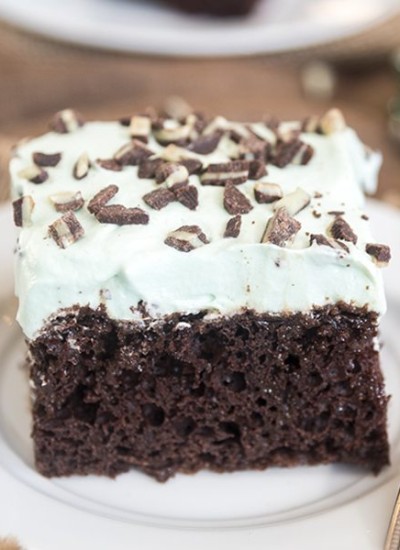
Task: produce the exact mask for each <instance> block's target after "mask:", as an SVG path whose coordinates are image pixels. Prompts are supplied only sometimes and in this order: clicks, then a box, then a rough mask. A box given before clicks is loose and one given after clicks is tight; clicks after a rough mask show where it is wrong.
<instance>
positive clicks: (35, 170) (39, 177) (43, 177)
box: [18, 164, 49, 184]
mask: <svg viewBox="0 0 400 550" xmlns="http://www.w3.org/2000/svg"><path fill="white" fill-rule="evenodd" d="M18 176H19V177H20V178H23V179H25V180H28V181H30V182H31V183H35V184H40V183H44V182H45V181H47V180H48V179H49V174H48V173H47V172H46V170H43V168H40V167H39V166H35V165H34V164H32V166H28V167H27V168H24V169H23V170H20V171H19V172H18Z"/></svg>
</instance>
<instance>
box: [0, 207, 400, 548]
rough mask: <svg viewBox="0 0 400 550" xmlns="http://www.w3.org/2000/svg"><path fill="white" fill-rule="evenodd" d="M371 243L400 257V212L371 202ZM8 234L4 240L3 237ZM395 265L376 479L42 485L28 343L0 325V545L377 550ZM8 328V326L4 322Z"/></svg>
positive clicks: (395, 416)
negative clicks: (4, 540) (26, 362)
mask: <svg viewBox="0 0 400 550" xmlns="http://www.w3.org/2000/svg"><path fill="white" fill-rule="evenodd" d="M369 206H370V214H371V218H372V223H373V224H374V227H375V229H376V234H377V237H378V240H379V241H381V242H389V243H390V244H391V246H392V249H393V251H396V250H399V248H400V214H399V213H398V212H397V211H395V210H393V209H391V208H389V207H387V206H384V205H382V204H380V203H377V202H374V201H371V202H370V205H369ZM0 234H1V235H2V240H1V241H0V265H1V266H2V269H1V271H0V289H1V292H2V294H1V293H0V300H1V297H2V298H3V302H4V298H5V296H6V295H7V293H9V289H10V285H11V271H12V268H11V263H12V246H13V228H12V222H11V213H10V208H9V206H6V207H4V206H3V207H2V208H0ZM3 236H4V237H5V238H3ZM399 268H400V257H396V256H395V257H394V259H393V262H392V265H391V267H390V268H388V269H387V270H386V271H385V273H386V286H387V293H388V297H389V311H388V314H387V315H386V317H385V320H384V323H383V326H382V337H383V341H384V343H385V345H384V349H383V355H382V362H383V369H384V373H385V377H386V383H387V389H388V392H389V393H391V394H392V396H393V397H392V399H391V400H390V405H389V432H390V441H391V457H392V466H391V467H390V468H387V469H386V470H385V471H384V472H382V473H381V475H380V476H378V477H374V476H372V475H369V474H366V473H365V472H360V470H358V469H355V468H350V467H344V466H320V467H313V468H307V467H302V468H293V469H288V470H285V469H278V468H273V469H270V470H267V471H265V472H240V473H234V474H213V473H209V472H201V473H199V474H196V475H194V476H185V475H177V476H176V477H175V478H173V479H171V480H170V481H168V482H167V483H165V484H159V483H157V482H155V481H154V480H152V479H151V478H149V477H147V476H145V475H144V474H141V473H139V472H134V471H132V472H130V473H127V474H123V475H121V476H119V477H118V478H117V480H110V479H104V478H100V477H95V476H89V477H72V478H59V479H51V480H49V479H45V478H43V477H41V476H40V475H38V474H37V473H36V472H35V470H34V467H33V459H32V444H31V440H30V438H29V430H30V415H29V399H28V382H27V379H26V374H25V372H24V370H23V369H22V366H21V365H22V363H23V357H24V345H23V343H22V339H21V336H20V333H19V331H18V329H17V327H16V326H15V324H9V323H7V322H4V321H2V322H1V324H0V487H1V490H0V536H1V535H5V534H14V535H16V536H17V537H18V538H19V539H20V541H21V543H22V544H24V545H25V546H26V547H27V548H28V549H29V550H31V549H35V550H36V549H37V550H54V549H55V548H56V549H57V550H70V549H71V548H74V549H75V550H83V549H85V550H86V549H92V548H96V549H99V550H101V549H104V550H109V549H111V548H112V549H113V550H126V549H128V548H137V549H139V550H147V549H149V550H150V549H151V550H154V549H155V548H158V547H160V548H163V550H188V549H190V550H192V549H194V550H196V549H202V550H204V549H205V548H209V549H210V550H212V549H214V548H215V549H217V548H218V549H224V548H230V549H232V550H239V549H240V550H242V549H243V548H251V549H252V550H253V549H254V550H256V549H261V548H262V549H263V550H265V549H272V550H274V549H278V548H279V550H293V549H294V548H296V550H302V549H304V550H305V549H307V550H321V549H322V548H323V549H324V550H337V549H338V548H341V549H342V550H347V549H348V550H353V549H361V548H362V549H363V550H377V549H379V548H381V547H382V544H383V540H384V536H385V531H386V527H387V523H388V520H389V516H390V511H391V508H392V505H393V500H394V496H395V493H396V491H397V486H398V483H399V481H400V480H399V466H400V422H399V419H400V391H399V388H400V369H399V364H400V342H399V338H398V330H397V327H398V324H399V321H400V292H399V285H398V283H397V278H398V275H397V274H398V273H399V272H400V271H399ZM6 321H7V319H6Z"/></svg>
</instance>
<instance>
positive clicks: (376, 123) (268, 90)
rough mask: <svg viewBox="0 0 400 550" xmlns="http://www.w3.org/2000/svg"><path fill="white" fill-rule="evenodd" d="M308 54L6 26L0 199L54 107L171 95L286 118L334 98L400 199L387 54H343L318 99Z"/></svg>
mask: <svg viewBox="0 0 400 550" xmlns="http://www.w3.org/2000/svg"><path fill="white" fill-rule="evenodd" d="M310 55H311V54H310V53H308V54H301V55H300V54H298V55H292V56H288V57H285V56H279V57H275V58H266V57H255V58H246V59H225V60H224V59H219V60H197V61H193V60H185V59H180V60H177V59H157V58H149V57H140V56H128V55H117V54H113V53H99V52H95V51H90V50H84V49H80V48H76V47H72V46H65V45H59V44H53V43H50V42H48V41H45V40H41V39H38V38H34V37H30V36H28V35H24V34H23V33H20V32H18V31H15V30H13V29H11V28H9V27H6V26H1V25H0V75H1V83H0V200H4V198H6V196H7V188H8V181H7V169H6V164H7V159H8V155H9V150H10V147H11V146H12V144H13V143H15V141H16V140H17V139H19V138H22V137H24V136H31V135H35V134H37V133H41V132H43V131H45V130H46V125H47V121H48V120H49V118H50V116H51V115H52V113H54V112H55V111H57V110H59V109H62V108H65V107H69V106H71V107H75V108H77V109H79V110H80V111H82V112H83V114H84V115H85V116H87V117H88V118H95V117H103V118H113V117H118V116H121V115H124V114H129V113H131V112H134V111H136V110H138V109H142V108H143V107H145V106H148V105H152V104H153V105H156V106H159V105H161V104H162V102H163V100H164V99H165V97H166V96H168V95H170V94H177V95H180V96H183V97H185V98H186V99H187V100H188V101H189V102H190V103H191V104H192V105H194V106H195V107H196V108H198V109H201V110H204V111H206V112H208V113H210V114H214V113H221V114H224V115H226V116H228V117H233V118H236V119H241V120H250V119H257V118H259V117H260V116H262V115H264V114H275V115H277V116H278V117H281V118H289V119H290V118H291V117H295V118H296V117H302V116H305V115H307V114H310V113H320V112H323V111H324V110H325V109H327V108H328V107H330V106H331V105H332V104H333V105H336V106H338V107H340V108H341V109H343V111H344V112H345V115H346V118H347V119H348V121H349V123H350V124H352V125H354V126H355V127H356V129H357V130H358V131H359V134H360V135H361V137H362V138H363V140H364V141H365V142H366V143H368V144H369V145H370V146H371V147H374V148H378V149H380V150H382V152H383V154H384V157H385V164H384V168H383V170H382V174H381V185H380V191H379V196H380V197H382V196H386V197H392V199H393V197H394V199H393V200H395V201H397V200H399V197H400V181H399V180H400V178H399V174H400V146H396V145H394V144H393V142H391V140H390V138H389V135H388V131H387V102H388V100H389V98H390V97H391V96H393V95H394V94H395V93H396V87H397V86H398V83H397V81H396V76H395V74H394V71H393V69H391V67H390V64H389V62H388V56H377V57H375V58H374V61H373V62H372V61H371V60H369V59H366V58H363V59H361V58H359V59H358V60H357V62H353V63H351V62H350V61H349V60H346V61H345V62H344V61H341V62H337V65H336V70H337V79H338V83H337V91H336V93H335V95H334V97H333V99H332V100H330V101H317V100H313V99H311V98H307V97H305V95H304V93H303V90H302V87H301V80H300V75H301V70H302V67H303V65H304V64H305V63H307V62H309V59H310ZM312 55H313V56H314V57H315V55H316V52H315V51H314V52H313V53H312ZM399 204H400V200H399Z"/></svg>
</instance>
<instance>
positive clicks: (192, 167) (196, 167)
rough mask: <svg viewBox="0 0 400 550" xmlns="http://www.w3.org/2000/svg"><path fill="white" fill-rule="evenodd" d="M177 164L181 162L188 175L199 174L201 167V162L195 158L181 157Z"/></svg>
mask: <svg viewBox="0 0 400 550" xmlns="http://www.w3.org/2000/svg"><path fill="white" fill-rule="evenodd" d="M179 164H182V165H183V166H184V167H185V168H186V170H187V171H188V172H189V175H192V174H200V172H201V171H202V169H203V163H202V162H201V161H200V160H197V159H190V158H189V159H181V160H180V161H179Z"/></svg>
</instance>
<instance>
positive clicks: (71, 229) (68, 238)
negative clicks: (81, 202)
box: [49, 211, 85, 248]
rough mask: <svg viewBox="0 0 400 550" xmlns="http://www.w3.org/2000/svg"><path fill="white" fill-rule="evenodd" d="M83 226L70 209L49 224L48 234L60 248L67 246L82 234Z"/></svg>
mask: <svg viewBox="0 0 400 550" xmlns="http://www.w3.org/2000/svg"><path fill="white" fill-rule="evenodd" d="M84 234H85V232H84V230H83V227H82V226H81V224H80V223H79V221H78V220H77V218H76V216H75V214H74V213H73V212H71V211H69V212H66V213H65V214H64V215H63V216H62V217H61V218H59V219H58V220H56V221H55V222H54V223H52V224H51V225H50V226H49V235H50V236H51V237H52V238H53V239H54V240H55V242H56V243H57V245H58V246H59V247H60V248H67V247H68V246H70V245H71V244H73V243H75V242H76V241H77V240H79V239H81V238H82V237H83V236H84Z"/></svg>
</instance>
